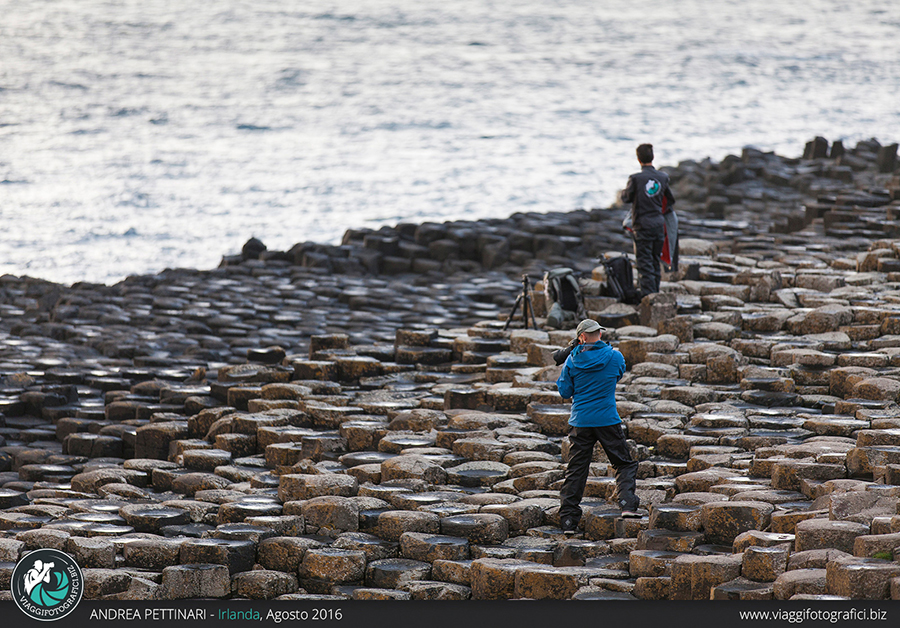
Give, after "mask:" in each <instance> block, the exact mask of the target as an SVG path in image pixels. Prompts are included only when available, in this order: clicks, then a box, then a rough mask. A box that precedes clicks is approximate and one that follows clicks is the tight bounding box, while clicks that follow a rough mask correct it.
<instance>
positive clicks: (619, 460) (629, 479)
mask: <svg viewBox="0 0 900 628" xmlns="http://www.w3.org/2000/svg"><path fill="white" fill-rule="evenodd" d="M597 441H600V445H601V446H602V447H603V451H605V452H606V457H607V458H609V461H610V463H611V464H612V466H613V468H614V469H615V470H616V503H617V504H619V506H621V507H622V509H623V510H634V509H636V508H637V507H638V498H637V496H636V495H635V494H634V489H635V476H636V475H637V468H638V463H637V462H635V461H634V460H632V459H631V455H630V454H629V453H628V445H627V443H626V442H625V432H624V431H623V430H622V424H621V423H617V424H616V425H607V426H604V427H573V428H572V429H571V431H570V432H569V442H570V443H571V447H570V448H569V465H568V466H567V467H566V479H565V481H564V482H563V487H562V490H561V491H560V492H559V500H560V504H559V520H560V521H564V520H565V519H566V518H567V517H571V518H573V519H575V520H576V521H580V520H581V507H580V506H579V504H580V503H581V498H582V497H583V496H584V486H585V484H587V478H588V472H589V471H590V465H591V458H593V456H594V445H595V444H596V443H597Z"/></svg>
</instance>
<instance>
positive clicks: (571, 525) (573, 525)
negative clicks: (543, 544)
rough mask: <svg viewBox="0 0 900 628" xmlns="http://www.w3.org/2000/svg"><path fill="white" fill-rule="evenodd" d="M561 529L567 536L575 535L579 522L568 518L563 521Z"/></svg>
mask: <svg viewBox="0 0 900 628" xmlns="http://www.w3.org/2000/svg"><path fill="white" fill-rule="evenodd" d="M560 527H561V528H562V531H563V532H565V533H566V534H575V532H576V531H577V530H578V520H577V519H575V518H574V517H566V518H565V519H563V520H562V523H561V524H560Z"/></svg>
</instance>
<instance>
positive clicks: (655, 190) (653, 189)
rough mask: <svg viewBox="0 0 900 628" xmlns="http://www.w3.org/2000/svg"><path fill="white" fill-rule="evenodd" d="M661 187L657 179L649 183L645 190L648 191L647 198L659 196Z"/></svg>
mask: <svg viewBox="0 0 900 628" xmlns="http://www.w3.org/2000/svg"><path fill="white" fill-rule="evenodd" d="M660 187H661V186H660V185H659V181H657V180H656V179H650V180H649V181H647V185H646V186H645V187H644V189H645V190H647V196H656V195H657V194H659V189H660Z"/></svg>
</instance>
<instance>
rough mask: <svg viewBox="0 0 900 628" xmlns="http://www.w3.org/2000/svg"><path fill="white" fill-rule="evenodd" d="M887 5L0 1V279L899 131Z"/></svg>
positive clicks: (599, 201) (899, 83)
mask: <svg viewBox="0 0 900 628" xmlns="http://www.w3.org/2000/svg"><path fill="white" fill-rule="evenodd" d="M898 33H900V2H896V1H895V0H882V1H876V0H854V1H844V0H809V1H805V2H804V1H802V0H798V1H797V2H772V0H740V1H729V0H678V1H677V2H672V1H667V2H657V1H649V2H639V3H638V2H634V1H633V0H602V1H597V0H517V1H516V2H512V1H508V2H497V1H491V0H443V1H442V2H430V1H424V0H408V1H406V2H401V1H398V0H394V1H388V0H342V1H341V2H335V1H333V2H321V1H319V2H310V1H304V0H300V1H287V0H280V1H277V0H253V1H252V2H251V1H247V0H219V1H216V2H192V3H186V2H182V1H180V0H118V1H115V2H113V1H109V0H26V1H24V2H23V1H22V0H0V218H2V224H0V273H11V274H15V275H26V274H27V275H31V276H35V277H43V278H47V279H51V280H55V281H61V282H67V283H71V282H75V281H81V280H88V281H100V282H106V283H113V282H115V281H118V280H120V279H122V278H123V277H125V276H127V275H129V274H142V273H150V272H157V271H160V270H162V269H164V268H167V267H179V266H181V267H184V266H187V267H197V268H212V267H215V266H216V265H217V264H218V262H219V260H220V259H221V257H222V255H226V254H233V253H236V252H238V251H239V250H240V247H241V245H242V244H243V243H244V242H245V241H246V240H247V239H248V238H250V237H251V236H256V237H258V238H260V239H261V240H262V241H263V242H265V243H266V244H267V245H268V246H269V248H271V249H287V248H289V247H290V246H291V245H293V244H294V243H296V242H302V241H306V240H315V241H321V242H337V241H339V240H340V237H341V235H342V234H343V232H344V231H345V230H346V229H347V228H349V227H359V226H376V227H377V226H378V225H382V224H395V223H397V222H401V221H415V222H421V221H425V220H436V221H442V220H448V219H459V218H469V219H471V218H482V217H502V216H507V215H509V214H511V213H514V212H518V211H539V212H545V211H556V210H570V209H574V208H577V207H606V206H608V205H610V204H611V202H612V201H613V198H614V195H615V193H616V191H617V190H619V189H620V188H621V187H622V186H623V185H624V181H625V178H626V177H627V175H628V173H629V172H632V171H634V170H635V169H636V161H635V158H634V147H635V146H636V145H637V144H638V143H640V142H643V141H650V142H652V143H653V144H654V145H655V147H656V154H657V159H656V163H657V165H666V164H673V165H674V164H676V163H677V162H679V161H681V160H683V159H702V158H703V157H706V156H710V157H712V158H714V159H721V158H722V157H724V156H725V155H727V154H729V153H735V154H739V153H740V150H741V148H742V147H743V146H746V145H754V146H757V147H759V148H761V149H763V150H774V151H777V152H779V153H781V154H785V155H791V156H798V155H799V154H800V153H801V152H802V149H803V144H804V143H805V142H806V141H808V140H810V139H812V137H814V136H815V135H824V136H826V137H827V138H828V139H829V140H834V139H839V138H841V139H844V140H845V141H846V142H849V143H850V144H853V143H855V141H858V140H860V139H867V138H869V137H876V138H878V139H879V140H881V141H882V142H885V143H886V142H890V141H897V140H898V139H900V97H898V94H900V39H898Z"/></svg>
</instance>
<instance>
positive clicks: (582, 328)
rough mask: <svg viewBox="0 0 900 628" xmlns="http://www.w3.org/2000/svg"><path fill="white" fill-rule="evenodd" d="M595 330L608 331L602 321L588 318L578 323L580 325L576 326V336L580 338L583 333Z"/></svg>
mask: <svg viewBox="0 0 900 628" xmlns="http://www.w3.org/2000/svg"><path fill="white" fill-rule="evenodd" d="M595 331H606V327H602V326H601V325H600V323H598V322H597V321H595V320H593V319H590V318H586V319H584V320H583V321H581V322H580V323H578V327H576V328H575V337H576V338H578V336H580V335H581V334H590V333H593V332H595Z"/></svg>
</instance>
